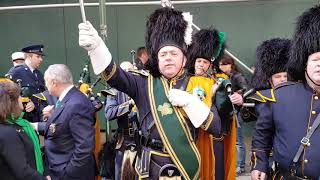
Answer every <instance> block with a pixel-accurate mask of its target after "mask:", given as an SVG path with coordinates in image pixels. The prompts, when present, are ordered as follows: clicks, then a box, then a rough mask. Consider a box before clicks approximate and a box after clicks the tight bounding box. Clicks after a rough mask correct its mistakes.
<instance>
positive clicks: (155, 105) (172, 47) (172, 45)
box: [79, 8, 220, 179]
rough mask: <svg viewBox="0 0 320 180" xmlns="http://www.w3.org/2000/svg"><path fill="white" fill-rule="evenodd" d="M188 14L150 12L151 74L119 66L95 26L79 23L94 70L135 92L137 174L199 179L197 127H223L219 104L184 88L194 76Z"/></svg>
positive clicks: (147, 40)
mask: <svg viewBox="0 0 320 180" xmlns="http://www.w3.org/2000/svg"><path fill="white" fill-rule="evenodd" d="M184 17H185V19H188V20H189V22H187V21H186V20H185V19H184ZM190 19H191V18H190V14H183V13H182V12H180V11H177V10H175V9H170V8H161V9H157V10H155V11H154V12H153V13H152V14H151V15H150V16H149V18H148V21H147V24H146V27H147V30H146V37H145V43H146V48H147V50H148V53H149V55H150V56H149V57H150V59H149V61H150V63H151V64H152V66H150V68H149V69H148V70H149V72H150V75H149V76H147V77H143V76H140V75H135V74H131V73H128V72H125V71H124V70H122V69H121V68H119V67H118V66H117V65H116V64H115V63H114V62H113V61H112V58H111V54H110V52H109V50H108V48H107V47H106V46H105V44H104V43H103V42H102V39H101V38H100V37H99V36H98V33H97V31H96V30H95V29H94V28H93V26H92V25H91V24H90V23H89V22H87V23H81V24H79V45H80V46H81V47H83V48H85V49H86V50H88V51H89V55H90V58H91V63H92V65H93V69H94V72H95V73H96V74H100V73H102V74H101V75H102V77H103V78H104V79H105V80H107V81H108V84H110V85H111V86H112V87H115V88H116V89H118V90H120V91H123V92H125V93H126V94H128V95H129V96H130V97H132V98H133V99H134V101H135V103H136V105H137V107H138V110H139V116H140V126H141V131H140V135H141V138H140V143H141V146H140V147H141V151H140V153H139V154H138V158H137V160H136V165H135V168H136V172H137V173H138V175H139V178H149V179H163V178H167V177H170V178H172V177H173V178H183V179H197V178H198V177H199V174H198V172H199V168H200V161H201V160H200V154H199V152H198V150H197V147H196V144H195V140H196V135H197V130H198V128H202V129H203V130H205V131H207V132H209V133H212V132H213V131H216V130H218V131H219V130H220V118H219V115H218V113H217V110H216V108H215V106H212V108H211V109H210V108H209V107H208V106H207V105H206V104H205V103H203V102H202V101H201V100H200V99H199V98H198V97H196V96H193V95H192V94H190V93H188V92H186V91H183V90H185V89H186V87H187V86H188V85H189V82H190V81H192V79H193V78H194V77H190V76H188V75H187V74H186V73H185V70H184V68H183V67H184V65H185V63H186V60H187V59H186V56H185V54H186V44H189V43H190V42H191V39H190V38H191V32H190V30H191V29H190V28H191V22H190ZM185 32H187V34H185ZM201 87H202V86H201ZM208 97H210V98H211V95H210V94H209V95H208ZM210 107H211V106H210Z"/></svg>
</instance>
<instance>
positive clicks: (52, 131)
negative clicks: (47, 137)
mask: <svg viewBox="0 0 320 180" xmlns="http://www.w3.org/2000/svg"><path fill="white" fill-rule="evenodd" d="M49 130H50V132H51V134H54V133H55V132H56V124H55V123H52V124H50V126H49Z"/></svg>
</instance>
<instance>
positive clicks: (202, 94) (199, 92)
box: [192, 86, 206, 101]
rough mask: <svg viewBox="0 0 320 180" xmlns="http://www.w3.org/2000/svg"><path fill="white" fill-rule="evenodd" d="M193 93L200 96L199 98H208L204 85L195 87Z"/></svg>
mask: <svg viewBox="0 0 320 180" xmlns="http://www.w3.org/2000/svg"><path fill="white" fill-rule="evenodd" d="M192 94H193V95H195V96H197V97H199V99H200V100H201V101H203V100H204V99H205V98H206V92H205V91H204V89H203V88H202V87H199V86H198V87H195V88H194V89H193V90H192Z"/></svg>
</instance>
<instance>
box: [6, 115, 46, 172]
mask: <svg viewBox="0 0 320 180" xmlns="http://www.w3.org/2000/svg"><path fill="white" fill-rule="evenodd" d="M23 115H24V112H22V113H21V114H20V116H19V118H18V119H15V117H14V115H13V114H11V119H10V120H9V121H7V122H8V123H10V124H17V125H19V126H20V127H22V129H23V130H24V132H25V133H26V134H27V135H28V136H29V138H30V139H31V141H32V143H33V147H34V155H35V158H36V165H37V171H38V172H39V173H40V174H41V175H42V174H43V171H44V169H43V161H42V156H41V150H40V143H39V138H38V135H37V134H36V132H35V130H34V129H33V128H32V126H31V124H30V123H29V121H27V120H25V119H23V118H22V117H23Z"/></svg>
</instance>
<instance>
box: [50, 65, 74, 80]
mask: <svg viewBox="0 0 320 180" xmlns="http://www.w3.org/2000/svg"><path fill="white" fill-rule="evenodd" d="M44 76H45V77H48V78H49V79H50V80H56V81H58V82H59V83H62V84H73V78H72V74H71V71H70V69H69V68H68V66H67V65H65V64H53V65H50V66H49V67H48V69H47V70H46V72H45V73H44Z"/></svg>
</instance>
